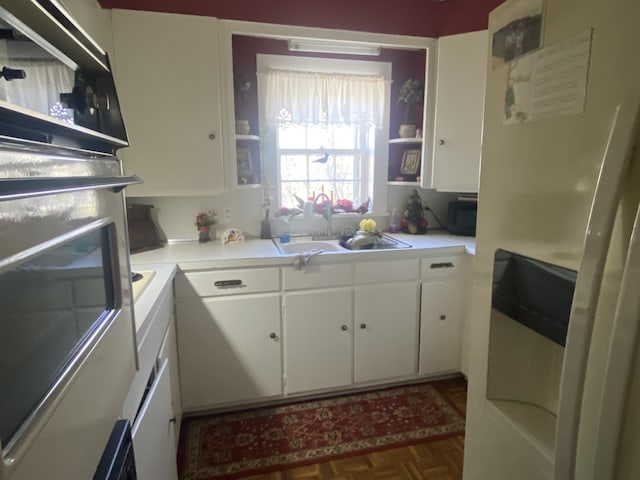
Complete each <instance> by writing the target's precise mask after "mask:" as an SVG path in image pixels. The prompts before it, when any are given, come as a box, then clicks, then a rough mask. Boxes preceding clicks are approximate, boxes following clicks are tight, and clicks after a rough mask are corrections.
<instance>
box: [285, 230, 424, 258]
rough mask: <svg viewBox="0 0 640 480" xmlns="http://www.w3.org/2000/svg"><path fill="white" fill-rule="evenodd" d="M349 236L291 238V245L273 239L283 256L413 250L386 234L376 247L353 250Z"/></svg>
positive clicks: (380, 238) (381, 237)
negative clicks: (323, 238) (348, 241)
mask: <svg viewBox="0 0 640 480" xmlns="http://www.w3.org/2000/svg"><path fill="white" fill-rule="evenodd" d="M348 238H349V237H348V236H345V237H342V238H340V239H336V240H313V238H312V237H307V236H303V237H291V241H290V242H289V243H280V241H279V240H278V239H277V238H274V239H273V243H274V244H275V246H276V248H277V249H278V251H279V252H280V253H281V254H283V255H297V254H302V253H310V252H315V253H318V252H322V253H331V252H336V253H348V252H350V251H356V250H387V249H396V248H411V245H409V244H408V243H405V242H403V241H402V240H398V239H397V238H393V237H391V236H389V235H386V234H384V233H383V234H381V235H379V236H378V240H377V242H376V243H375V244H374V245H369V246H367V247H364V248H361V249H351V248H350V247H349V244H348V243H347V242H346V240H347V239H348Z"/></svg>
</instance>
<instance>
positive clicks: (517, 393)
mask: <svg viewBox="0 0 640 480" xmlns="http://www.w3.org/2000/svg"><path fill="white" fill-rule="evenodd" d="M576 276H577V273H576V272H575V271H573V270H569V269H566V268H563V267H559V266H557V265H552V264H549V263H546V262H541V261H539V260H535V259H532V258H528V257H525V256H522V255H518V254H515V253H511V252H507V251H505V250H496V253H495V257H494V270H493V289H492V300H491V307H492V309H491V328H490V343H489V368H488V378H487V399H488V400H490V401H492V402H493V404H494V405H495V406H496V407H497V408H498V410H499V411H501V412H502V413H503V414H504V415H505V416H506V417H507V418H508V419H509V420H510V421H511V422H513V423H514V424H516V425H517V427H518V428H520V429H521V430H523V431H524V432H525V433H526V434H528V435H530V436H531V437H532V440H534V441H536V442H537V443H538V444H539V445H540V447H541V448H543V450H546V451H548V452H552V451H553V443H554V436H555V418H556V415H557V410H558V399H559V392H560V377H561V374H562V362H563V357H564V345H565V341H566V336H567V329H568V326H569V315H570V312H571V303H572V301H573V292H574V290H575V282H576Z"/></svg>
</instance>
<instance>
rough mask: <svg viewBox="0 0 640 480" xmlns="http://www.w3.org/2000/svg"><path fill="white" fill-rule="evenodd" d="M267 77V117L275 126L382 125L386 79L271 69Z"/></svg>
mask: <svg viewBox="0 0 640 480" xmlns="http://www.w3.org/2000/svg"><path fill="white" fill-rule="evenodd" d="M266 75H267V98H266V115H267V121H268V122H269V123H270V124H272V125H278V124H283V123H285V124H286V123H296V124H312V125H318V124H353V123H357V124H362V125H368V126H375V127H378V128H380V127H381V125H382V118H383V109H384V82H385V81H384V78H383V77H382V76H379V75H351V74H341V73H320V72H302V71H295V70H271V71H269V72H268V73H267V74H266Z"/></svg>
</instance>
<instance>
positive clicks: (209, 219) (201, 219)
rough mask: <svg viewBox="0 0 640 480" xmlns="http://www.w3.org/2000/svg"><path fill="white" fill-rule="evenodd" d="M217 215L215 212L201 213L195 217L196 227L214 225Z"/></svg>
mask: <svg viewBox="0 0 640 480" xmlns="http://www.w3.org/2000/svg"><path fill="white" fill-rule="evenodd" d="M217 215H218V213H217V212H216V211H215V210H209V211H208V212H201V213H199V214H197V215H196V223H195V225H196V227H198V228H202V227H210V226H211V225H215V224H216V223H217V221H218V219H217V218H216V217H217Z"/></svg>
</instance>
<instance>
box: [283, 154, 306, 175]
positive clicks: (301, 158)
mask: <svg viewBox="0 0 640 480" xmlns="http://www.w3.org/2000/svg"><path fill="white" fill-rule="evenodd" d="M280 178H281V179H282V180H306V178H307V156H306V155H281V156H280Z"/></svg>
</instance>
